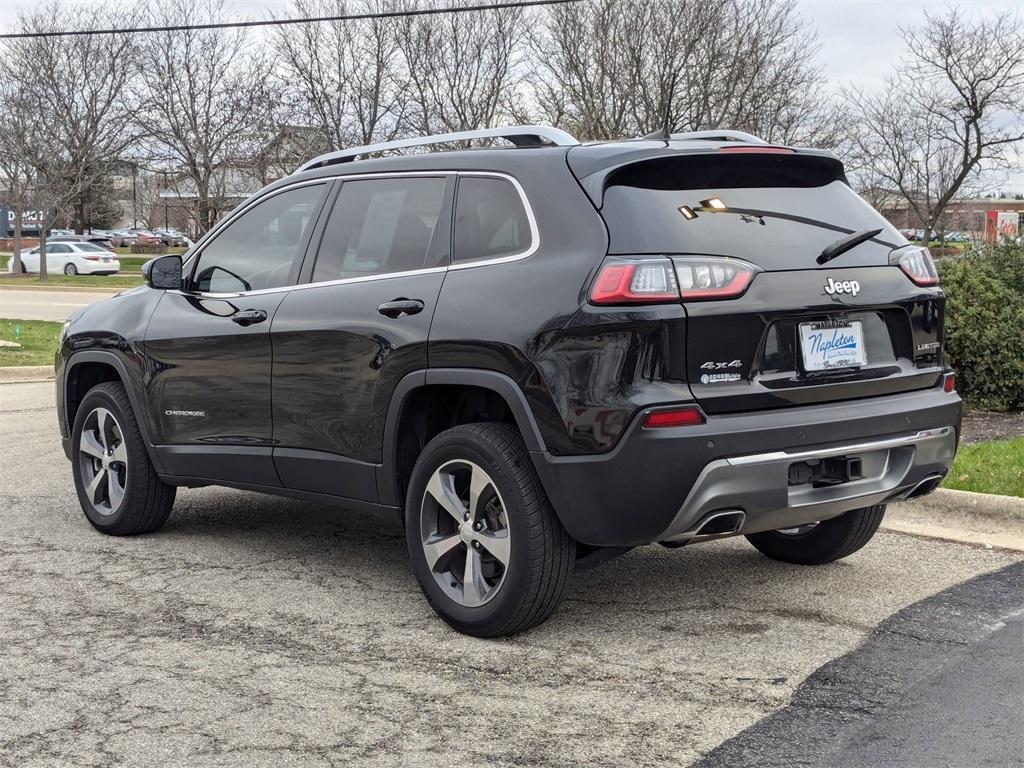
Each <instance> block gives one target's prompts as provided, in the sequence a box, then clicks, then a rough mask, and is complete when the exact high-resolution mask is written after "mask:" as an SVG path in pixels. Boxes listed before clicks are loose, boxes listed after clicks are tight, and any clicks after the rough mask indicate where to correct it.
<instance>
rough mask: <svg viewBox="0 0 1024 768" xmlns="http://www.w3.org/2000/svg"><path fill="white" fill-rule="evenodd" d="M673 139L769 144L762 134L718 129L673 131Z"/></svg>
mask: <svg viewBox="0 0 1024 768" xmlns="http://www.w3.org/2000/svg"><path fill="white" fill-rule="evenodd" d="M669 138H670V139H672V140H673V141H690V140H694V139H703V140H704V141H742V142H746V143H747V144H767V143H768V142H767V141H765V140H764V139H762V138H761V137H760V136H755V135H754V134H752V133H747V132H746V131H732V130H718V131H688V132H687V133H673V134H672V135H671V136H669Z"/></svg>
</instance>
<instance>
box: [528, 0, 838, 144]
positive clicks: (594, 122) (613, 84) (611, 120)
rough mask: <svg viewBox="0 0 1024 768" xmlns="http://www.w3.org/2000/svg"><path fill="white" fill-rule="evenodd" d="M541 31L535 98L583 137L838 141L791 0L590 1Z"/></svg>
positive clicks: (549, 17) (545, 20)
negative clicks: (722, 131)
mask: <svg viewBox="0 0 1024 768" xmlns="http://www.w3.org/2000/svg"><path fill="white" fill-rule="evenodd" d="M538 27H539V32H538V33H537V34H536V35H535V36H534V42H533V46H534V51H535V58H536V59H537V60H538V61H539V62H540V65H539V67H538V70H537V72H536V75H535V77H534V78H533V82H534V93H535V96H534V98H535V101H536V102H537V104H538V105H539V106H540V109H541V111H542V114H543V116H544V117H545V118H546V119H548V120H551V121H553V122H555V121H557V122H561V123H563V124H565V125H566V127H568V128H569V129H570V130H574V131H575V132H577V133H579V134H580V135H581V136H583V137H586V138H597V139H601V138H616V137H620V136H635V135H637V134H640V133H647V132H651V131H655V130H660V129H663V128H666V127H667V128H668V129H669V130H670V131H677V130H698V129H704V128H737V129H743V130H750V131H753V132H756V133H759V134H761V135H763V136H765V137H766V138H768V139H769V140H775V141H785V142H790V141H807V140H810V141H816V142H824V143H833V142H834V137H832V136H829V135H824V133H823V132H822V131H821V130H820V129H821V128H822V127H824V126H829V123H828V122H826V121H825V120H823V119H822V118H821V116H820V114H821V113H823V112H825V111H827V110H826V108H827V105H826V102H825V101H824V99H823V97H822V96H821V90H822V89H821V84H822V75H821V73H820V72H819V71H818V70H817V69H815V68H814V67H813V66H811V65H810V64H809V63H808V62H809V60H810V59H811V58H812V54H813V51H814V50H815V41H814V36H813V34H812V33H811V32H810V31H809V29H808V28H807V26H806V24H805V23H804V22H803V21H802V20H801V19H800V18H799V17H798V16H797V14H796V10H795V3H794V2H793V0H783V1H782V2H779V1H778V0H725V2H721V3H704V2H698V1H697V0H589V2H585V3H580V4H573V5H567V6H561V7H557V8H554V9H552V10H551V11H550V12H548V13H547V14H545V15H544V16H543V17H542V22H541V24H539V25H538Z"/></svg>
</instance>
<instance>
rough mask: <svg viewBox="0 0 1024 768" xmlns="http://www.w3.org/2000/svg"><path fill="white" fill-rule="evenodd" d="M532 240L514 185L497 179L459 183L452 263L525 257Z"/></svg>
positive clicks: (467, 178) (464, 179)
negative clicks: (515, 256)
mask: <svg viewBox="0 0 1024 768" xmlns="http://www.w3.org/2000/svg"><path fill="white" fill-rule="evenodd" d="M532 237H533V235H532V233H531V230H530V220H529V218H528V217H527V215H526V209H525V208H524V207H523V199H522V197H521V196H520V194H519V191H518V190H517V189H516V188H515V185H513V184H512V182H510V181H509V180H508V179H502V178H498V177H494V176H463V177H461V178H460V179H459V189H458V194H457V195H456V200H455V250H454V252H453V254H452V261H454V262H465V261H474V260H476V259H495V258H501V257H504V256H514V255H517V254H521V253H525V252H526V251H528V250H529V249H530V245H531V241H532Z"/></svg>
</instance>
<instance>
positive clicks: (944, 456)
mask: <svg viewBox="0 0 1024 768" xmlns="http://www.w3.org/2000/svg"><path fill="white" fill-rule="evenodd" d="M960 410H961V402H960V398H959V397H958V396H957V395H956V394H955V393H952V394H950V393H945V392H943V391H942V390H941V388H935V389H929V390H923V391H919V392H913V393H906V394H900V395H891V396H887V397H878V398H870V399H865V400H855V401H847V402H844V403H838V404H831V405H815V406H806V407H800V408H785V409H778V410H773V411H761V412H757V413H744V414H734V415H721V416H711V417H709V418H708V421H707V423H706V424H702V425H700V426H694V427H678V428H671V429H657V430H645V429H643V428H641V427H640V421H641V419H639V418H637V419H634V422H633V424H632V425H631V427H630V428H629V429H628V430H627V433H626V434H625V435H623V437H622V439H621V440H620V442H619V444H618V445H617V446H616V448H615V449H614V450H613V451H611V452H609V453H606V454H599V455H589V456H566V457H558V456H551V455H550V454H548V453H543V452H537V453H535V454H534V463H535V465H536V466H537V469H538V472H539V473H540V475H541V479H542V481H543V482H544V486H545V488H546V490H547V492H548V496H549V498H550V499H551V501H552V504H553V505H554V507H555V510H556V512H557V513H558V515H559V518H560V519H561V520H562V523H563V525H564V526H565V527H566V529H567V530H568V531H569V533H570V535H572V536H573V537H574V538H576V539H577V540H578V541H581V542H583V543H586V544H592V545H598V546H634V545H638V544H646V543H650V542H653V541H686V540H688V539H692V538H698V537H699V529H700V527H701V526H702V525H703V524H704V523H705V522H706V520H707V519H708V518H709V517H710V516H712V515H716V514H718V513H720V512H723V511H726V510H739V511H741V512H742V513H743V515H742V516H739V515H737V516H735V519H737V520H739V519H741V518H742V525H741V526H740V527H739V528H738V529H737V530H735V531H731V532H732V533H756V532H759V531H766V530H775V529H778V528H786V527H791V526H795V525H800V524H803V523H809V522H814V521H816V520H824V519H828V518H830V517H835V516H838V515H841V514H843V513H844V512H847V511H849V510H851V509H857V508H859V507H865V506H870V505H872V504H880V503H884V502H886V501H891V500H895V499H898V498H903V497H906V496H907V495H910V494H912V493H914V492H915V491H920V490H923V491H927V490H929V489H930V488H929V486H930V485H932V484H933V483H934V481H935V480H936V479H937V478H941V477H943V476H944V475H945V474H946V472H947V471H948V470H949V467H950V465H951V464H952V462H953V457H954V454H955V453H956V445H957V439H958V434H959V429H960ZM836 456H846V457H856V458H859V459H861V464H862V467H863V470H862V475H863V477H862V478H860V479H857V480H851V481H848V482H846V483H842V484H840V485H832V486H825V487H818V488H815V487H812V486H811V485H810V484H802V485H790V484H789V467H790V465H791V464H793V463H797V462H806V461H814V460H816V459H819V458H828V457H836Z"/></svg>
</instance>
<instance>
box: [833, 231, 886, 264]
mask: <svg viewBox="0 0 1024 768" xmlns="http://www.w3.org/2000/svg"><path fill="white" fill-rule="evenodd" d="M880 234H882V230H880V229H865V230H864V231H863V232H854V233H853V234H852V235H847V236H846V237H844V238H843V239H842V240H836V241H835V242H834V243H832V245H829V246H826V247H825V250H823V251H822V252H821V253H820V254H819V255H818V263H819V264H824V263H826V262H829V261H832V259H834V258H835V257H836V256H841V255H842V254H844V253H846V252H847V251H848V250H850V249H851V248H856V247H857V246H858V245H860V244H861V243H863V242H864V241H865V240H870V239H871V238H872V237H875V235H880Z"/></svg>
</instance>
